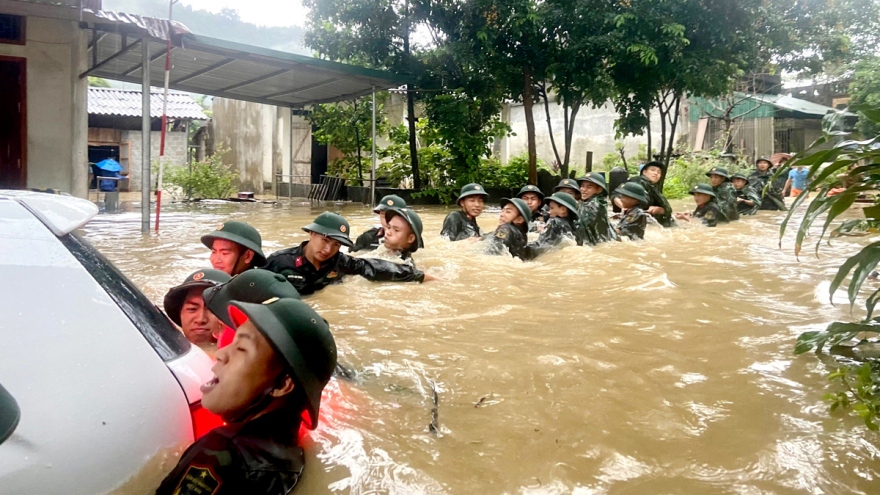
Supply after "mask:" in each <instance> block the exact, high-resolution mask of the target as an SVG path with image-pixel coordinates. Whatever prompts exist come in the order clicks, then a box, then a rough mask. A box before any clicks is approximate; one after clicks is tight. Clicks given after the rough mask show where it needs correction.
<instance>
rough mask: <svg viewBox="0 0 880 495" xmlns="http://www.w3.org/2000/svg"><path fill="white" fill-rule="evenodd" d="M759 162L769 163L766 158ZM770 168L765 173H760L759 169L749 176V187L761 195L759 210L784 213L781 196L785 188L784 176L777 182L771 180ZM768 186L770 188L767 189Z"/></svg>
mask: <svg viewBox="0 0 880 495" xmlns="http://www.w3.org/2000/svg"><path fill="white" fill-rule="evenodd" d="M758 161H759V162H761V161H764V162H767V163H770V161H769V160H767V159H766V158H760V159H758ZM770 165H771V168H770V169H768V170H767V171H766V172H762V171H761V170H760V169H759V168H757V167H756V168H755V170H754V171H753V172H752V173H751V174H749V185H750V186H752V188H754V189H755V191H757V192H758V194H760V195H761V207H760V208H759V209H760V210H776V211H778V210H782V211H785V210H786V207H785V200H784V198H783V196H782V190H783V189H784V188H785V179H786V177H787V176H786V175H785V174H780V176H779V178H778V179H777V180H775V181H774V180H771V179H772V178H773V170H772V164H770ZM768 184H769V186H770V187H767V186H768Z"/></svg>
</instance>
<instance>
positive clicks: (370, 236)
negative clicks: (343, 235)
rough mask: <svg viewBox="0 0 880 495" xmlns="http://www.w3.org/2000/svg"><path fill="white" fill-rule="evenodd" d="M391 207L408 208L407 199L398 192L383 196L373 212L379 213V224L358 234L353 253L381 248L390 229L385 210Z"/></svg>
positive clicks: (352, 249)
mask: <svg viewBox="0 0 880 495" xmlns="http://www.w3.org/2000/svg"><path fill="white" fill-rule="evenodd" d="M389 208H406V201H404V200H403V198H401V197H400V196H397V195H396V194H389V195H388V196H385V197H384V198H382V200H381V201H379V204H378V205H376V207H375V208H373V213H376V214H378V215H379V225H378V226H376V227H373V228H372V229H370V230H367V231H366V232H364V233H363V234H361V235H359V236H358V238H357V240H355V241H354V247H352V248H351V252H352V253H356V252H358V251H375V250H376V249H378V248H379V245H380V244H381V243H382V241H384V240H385V231H386V230H387V229H388V223H387V220H386V218H385V211H386V210H388V209H389Z"/></svg>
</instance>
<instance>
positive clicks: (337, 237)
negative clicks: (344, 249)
mask: <svg viewBox="0 0 880 495" xmlns="http://www.w3.org/2000/svg"><path fill="white" fill-rule="evenodd" d="M303 230H305V231H306V232H314V233H316V234H319V235H323V236H325V237H329V238H330V239H333V240H334V241H339V242H341V243H342V244H343V245H345V246H348V247H352V246H353V245H354V243H353V242H351V239H350V238H349V237H348V233H349V232H350V231H351V227H350V226H349V225H348V221H347V220H346V219H344V218H342V215H339V214H338V213H331V212H329V211H325V212H324V213H321V214H320V215H318V216H317V217H316V218H315V221H313V222H312V223H310V224H308V225H306V226H305V227H303Z"/></svg>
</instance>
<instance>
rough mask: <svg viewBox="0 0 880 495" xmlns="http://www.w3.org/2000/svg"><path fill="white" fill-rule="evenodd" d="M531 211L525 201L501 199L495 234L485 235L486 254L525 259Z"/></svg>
mask: <svg viewBox="0 0 880 495" xmlns="http://www.w3.org/2000/svg"><path fill="white" fill-rule="evenodd" d="M531 218H532V211H531V209H530V208H529V205H528V204H526V202H525V201H523V200H521V199H519V198H513V199H507V198H502V199H501V215H499V217H498V228H497V229H495V232H492V233H490V234H485V235H484V236H483V240H484V241H486V242H487V243H488V248H487V249H486V254H502V253H504V252H509V253H510V254H511V256H515V257H517V258H520V259H526V257H527V254H526V243H527V242H528V239H529V220H531Z"/></svg>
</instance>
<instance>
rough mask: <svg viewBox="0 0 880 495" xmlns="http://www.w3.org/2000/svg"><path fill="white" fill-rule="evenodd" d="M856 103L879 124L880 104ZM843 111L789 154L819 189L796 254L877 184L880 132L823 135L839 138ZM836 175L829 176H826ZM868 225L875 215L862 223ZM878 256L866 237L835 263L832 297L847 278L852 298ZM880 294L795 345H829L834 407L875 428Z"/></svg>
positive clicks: (842, 229) (800, 200) (879, 407)
mask: <svg viewBox="0 0 880 495" xmlns="http://www.w3.org/2000/svg"><path fill="white" fill-rule="evenodd" d="M850 110H854V111H858V112H860V114H861V115H863V117H864V118H865V119H868V120H870V121H871V122H872V123H873V124H875V125H877V124H880V108H878V107H877V106H869V105H862V106H857V107H854V108H851V109H850ZM842 117H843V113H842V112H839V113H837V114H829V116H826V118H825V120H824V121H823V124H824V125H823V130H824V131H825V133H824V136H823V137H821V138H819V139H818V140H817V141H816V142H815V143H813V145H812V146H811V147H810V148H809V149H807V150H806V151H804V152H802V153H799V154H797V155H796V156H795V157H794V158H793V159H792V160H791V161H790V164H791V166H792V167H796V166H804V167H808V168H809V173H808V177H809V181H810V182H809V183H808V184H807V189H808V190H815V189H818V191H817V192H816V194H815V196H814V197H813V199H812V200H810V202H809V204H808V205H807V207H806V210H805V211H804V212H803V218H802V220H801V222H800V225H799V226H798V231H797V234H796V237H795V254H799V253H800V251H801V248H802V246H803V242H804V239H805V238H806V237H807V235H808V234H809V230H810V227H811V226H812V225H813V224H814V223H815V222H816V221H818V220H819V219H820V217H821V216H822V215H824V216H825V218H824V221H823V222H822V230H821V232H820V234H819V236H818V237H817V238H816V254H817V255H818V252H819V245H820V244H821V242H822V239H824V238H825V235H826V234H827V233H828V230H829V229H830V227H831V224H832V223H833V222H834V220H835V219H836V218H838V217H839V216H840V215H841V214H842V213H843V212H845V211H846V210H848V209H849V208H850V207H851V206H852V205H853V203H854V201H855V199H856V198H857V197H858V196H859V195H860V194H863V193H865V192H868V191H873V190H876V189H877V188H878V187H880V173H878V171H880V146H877V145H878V143H880V135H874V137H873V138H871V139H867V140H864V141H842V142H839V143H837V144H836V145H834V146H833V147H831V148H827V149H826V148H825V146H823V145H825V144H826V143H828V142H833V140H836V139H840V138H841V137H842V136H843V135H845V133H844V132H842V131H839V130H836V129H838V128H839V120H840V119H841V118H842ZM831 177H834V178H835V179H833V180H831V181H829V180H828V179H829V178H831ZM835 186H845V188H844V189H843V191H842V192H839V194H836V195H833V196H828V195H827V193H828V192H829V191H830V189H831V188H832V187H835ZM805 202H806V195H801V196H798V197H797V199H796V200H795V201H794V203H793V204H792V207H791V209H790V210H789V213H788V215H787V216H786V218H785V220H784V221H783V223H782V226H781V227H780V234H779V235H780V242H781V239H782V236H783V235H784V234H785V231H786V229H787V227H788V224H789V222H790V221H791V220H792V218H793V215H794V212H795V211H796V210H798V209H800V207H801V206H803V204H804V203H805ZM861 223H862V222H854V221H849V222H844V223H843V224H841V225H840V226H838V227H837V228H836V229H834V230H832V231H831V234H830V235H831V237H836V236H837V235H843V234H845V233H847V232H850V231H851V230H852V229H853V228H855V227H859V226H861ZM864 227H865V228H871V225H870V223H868V224H867V225H865V226H864ZM878 263H880V242H873V243H871V244H868V245H867V246H865V247H864V248H862V250H861V251H859V252H858V253H856V254H855V255H853V256H851V257H849V258H847V259H846V260H845V261H844V262H843V264H841V266H840V268H839V269H838V271H837V274H836V275H835V276H834V279H833V280H832V281H831V285H830V287H829V297H833V295H834V293H835V292H836V291H837V290H838V289H839V288H840V287H841V286H842V285H843V284H844V282H845V281H846V280H847V279H849V285H848V287H847V297H848V299H849V304H850V309H852V307H853V306H854V305H855V303H856V300H857V298H858V297H859V295H860V292H861V289H862V286H863V284H864V283H865V281H866V280H868V277H869V276H870V274H871V272H873V271H874V269H875V268H876V267H877V265H878ZM878 301H880V289H876V290H873V292H871V293H870V295H868V297H867V298H866V299H865V310H866V315H865V317H864V318H863V319H861V320H859V321H856V322H834V323H831V324H830V325H829V326H828V328H827V329H825V330H824V331H821V332H805V333H803V334H801V335H800V336H799V337H798V340H797V344H796V346H795V353H796V354H801V353H804V352H808V351H810V350H815V352H816V353H817V354H823V353H824V352H826V351H825V349H826V348H827V349H828V350H827V353H828V354H829V355H830V357H832V358H834V359H835V361H836V362H837V363H838V364H839V365H842V368H841V369H839V370H837V371H835V372H834V373H831V375H830V376H829V379H830V380H832V381H834V382H836V383H838V385H839V388H840V389H841V390H839V391H838V392H835V393H831V394H828V395H827V396H826V399H828V401H829V402H830V404H831V410H832V411H833V410H836V409H842V410H852V411H853V412H854V413H856V414H857V415H858V416H859V417H861V418H862V419H863V420H864V421H865V425H866V426H867V427H868V428H870V429H871V430H874V431H877V429H878V427H877V415H878V411H880V393H878V391H880V388H878V385H880V377H878V367H880V353H878V352H877V350H878V346H880V317H876V316H874V311H875V309H876V306H877V303H878Z"/></svg>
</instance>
